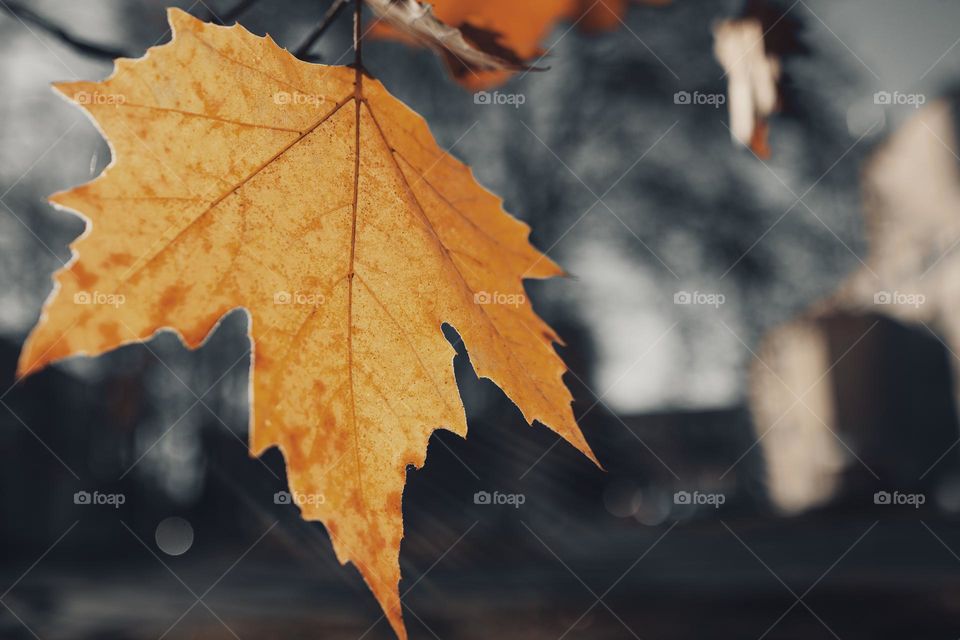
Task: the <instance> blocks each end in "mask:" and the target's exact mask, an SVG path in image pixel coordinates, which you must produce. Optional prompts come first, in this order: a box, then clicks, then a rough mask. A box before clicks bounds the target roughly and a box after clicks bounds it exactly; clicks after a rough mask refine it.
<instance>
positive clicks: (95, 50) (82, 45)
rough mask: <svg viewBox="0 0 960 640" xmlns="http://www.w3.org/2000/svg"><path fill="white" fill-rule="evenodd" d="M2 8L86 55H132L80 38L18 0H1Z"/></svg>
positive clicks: (120, 56)
mask: <svg viewBox="0 0 960 640" xmlns="http://www.w3.org/2000/svg"><path fill="white" fill-rule="evenodd" d="M0 10H3V11H6V12H7V13H9V14H10V15H11V16H13V17H14V18H16V19H17V20H19V21H20V22H23V23H27V22H29V23H30V24H32V25H34V26H35V27H38V28H40V29H41V30H43V31H45V32H46V33H48V34H50V35H52V36H53V37H55V38H57V39H58V40H60V41H61V42H63V43H64V44H66V45H68V46H70V47H71V48H73V49H74V50H76V51H78V52H79V53H82V54H84V55H88V56H91V57H94V58H102V59H104V58H105V59H109V60H113V59H114V58H129V57H132V56H131V55H130V54H129V53H128V52H126V51H124V50H123V49H120V48H115V47H111V46H109V45H101V44H97V43H95V42H90V41H88V40H84V39H82V38H78V37H77V36H74V35H73V34H71V33H69V32H67V31H66V30H65V29H64V28H63V27H61V26H59V25H58V24H56V23H54V22H52V21H50V20H48V19H47V18H45V17H43V16H41V15H40V14H38V13H36V12H34V11H33V10H32V9H28V8H26V7H24V6H23V5H21V4H20V3H18V2H11V1H10V0H6V1H2V0H0Z"/></svg>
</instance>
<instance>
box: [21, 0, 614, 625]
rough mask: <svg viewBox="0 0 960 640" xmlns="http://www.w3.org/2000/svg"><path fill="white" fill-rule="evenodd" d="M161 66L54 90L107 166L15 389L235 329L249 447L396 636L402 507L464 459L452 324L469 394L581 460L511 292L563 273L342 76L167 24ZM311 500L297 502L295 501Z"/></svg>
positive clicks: (71, 195) (237, 34)
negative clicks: (56, 369)
mask: <svg viewBox="0 0 960 640" xmlns="http://www.w3.org/2000/svg"><path fill="white" fill-rule="evenodd" d="M169 19H170V24H171V29H172V30H173V33H174V36H173V40H172V42H170V43H168V44H166V45H163V46H160V47H156V48H152V49H151V50H150V51H149V52H148V53H147V55H146V56H144V57H143V58H140V59H138V60H128V59H121V60H118V61H117V62H116V67H115V71H114V73H113V75H111V76H110V77H109V78H108V79H107V80H104V81H103V82H71V83H64V84H60V85H57V88H58V89H59V91H61V92H62V93H63V94H64V95H66V96H67V97H68V98H70V99H72V100H73V101H74V102H76V103H78V104H80V105H82V107H83V108H84V109H85V110H86V111H87V112H88V113H89V115H90V116H92V118H93V120H94V121H95V122H96V124H97V125H98V126H99V127H100V128H101V130H102V131H103V133H104V135H105V137H106V138H107V139H108V140H109V142H110V145H111V149H112V152H113V161H112V163H111V164H110V166H109V167H108V168H107V169H106V170H105V171H104V172H103V174H102V175H100V176H99V177H98V178H96V179H95V180H93V181H92V182H90V183H88V184H85V185H83V186H80V187H77V188H74V189H71V190H69V191H65V192H62V193H58V194H56V195H54V196H53V197H52V198H51V200H52V202H53V203H55V204H56V205H58V206H60V207H63V208H65V209H68V210H70V211H74V212H78V213H81V214H82V215H83V216H85V217H86V219H88V221H89V222H88V228H87V231H86V232H85V233H84V234H83V235H82V236H81V237H80V238H79V239H78V240H76V241H75V242H74V243H73V244H72V249H73V250H74V259H73V260H72V261H71V263H70V264H69V265H68V266H67V267H65V268H64V269H61V270H60V271H58V272H57V273H56V275H55V285H56V286H55V289H54V293H53V294H52V295H51V297H50V299H49V300H48V301H47V303H46V304H45V306H44V311H43V315H42V317H41V319H40V321H39V323H38V325H37V326H36V327H35V328H34V330H33V332H32V333H31V335H30V337H29V338H28V340H27V342H26V344H25V346H24V349H23V352H22V354H21V357H20V363H19V371H20V373H21V374H28V373H31V372H34V371H37V370H38V369H40V368H41V367H43V366H44V365H46V364H47V363H49V362H52V361H55V360H59V359H61V358H66V357H69V356H73V355H78V354H87V355H96V354H100V353H104V352H106V351H109V350H111V349H115V348H117V347H119V346H121V345H123V344H127V343H131V342H137V341H143V340H147V339H149V338H150V337H151V336H153V335H154V334H156V333H157V332H158V331H160V330H162V329H172V330H173V331H175V332H176V333H177V334H178V335H179V336H180V337H181V339H182V340H183V341H184V343H185V344H186V345H187V346H188V347H190V348H196V347H198V346H199V345H200V344H201V343H202V342H203V341H204V340H205V339H206V337H207V336H208V335H209V334H210V333H211V331H212V330H213V329H214V328H215V327H216V325H217V323H218V322H219V321H220V320H221V318H223V316H224V315H225V314H227V313H228V312H229V311H231V310H232V309H235V308H238V307H243V308H245V309H246V310H247V312H248V313H249V323H250V325H249V333H250V340H251V343H252V346H253V357H252V365H251V374H250V379H251V382H250V389H251V394H252V401H251V405H252V406H251V411H250V440H251V448H252V452H253V453H254V454H257V455H259V454H261V453H262V452H263V451H264V450H266V449H267V448H269V447H272V446H277V447H279V448H280V450H281V451H282V453H283V455H284V457H285V459H286V462H287V470H288V478H289V484H290V488H291V492H292V493H293V494H294V495H295V496H305V497H306V498H307V499H303V500H299V499H298V500H296V501H297V502H298V506H300V508H301V510H302V512H303V516H304V517H305V518H308V519H314V520H320V521H322V522H323V523H324V524H325V525H326V528H327V530H328V531H329V533H330V537H331V539H332V542H333V546H334V550H335V552H336V554H337V557H338V558H339V560H340V561H341V562H344V563H345V562H347V561H351V562H353V563H355V564H356V566H357V567H358V569H359V570H360V572H361V574H362V575H363V577H364V579H365V580H366V581H367V584H368V585H369V586H370V588H371V589H372V590H373V593H374V594H375V596H376V598H377V599H378V601H379V602H380V604H381V606H382V607H383V609H384V611H385V613H386V615H387V617H388V619H389V621H390V624H391V625H392V626H393V628H394V630H395V631H396V633H397V634H398V635H399V636H400V637H401V638H405V637H406V632H405V629H404V626H403V619H402V615H401V609H400V606H401V605H400V597H399V591H398V581H399V579H400V566H399V557H398V556H399V549H400V540H401V538H402V535H403V520H402V512H401V496H402V492H403V487H404V483H405V478H406V469H407V465H411V464H412V465H414V466H416V467H421V466H422V465H423V464H424V462H425V457H426V450H427V441H428V439H429V437H430V435H431V434H432V433H433V431H434V430H436V429H437V428H440V427H444V428H447V429H449V430H451V431H453V432H454V433H457V434H459V435H461V436H465V435H466V433H467V425H466V420H465V416H464V409H463V405H462V403H461V400H460V396H459V392H458V390H457V387H456V382H455V379H454V376H453V370H452V364H451V363H452V359H453V356H454V353H455V352H454V349H453V348H452V347H451V346H450V344H449V343H448V342H447V340H446V339H445V338H444V336H443V334H442V332H441V325H442V324H443V323H449V324H450V325H451V326H453V327H454V328H455V329H456V330H457V331H458V332H459V333H460V335H461V336H462V338H463V341H464V342H465V344H466V345H467V346H468V348H469V352H470V355H471V361H472V363H473V366H474V368H475V369H476V371H477V373H478V375H480V376H483V377H486V378H489V379H491V380H492V381H494V382H495V383H496V384H497V385H499V386H500V387H501V388H502V389H503V390H504V391H505V392H506V394H507V395H508V396H509V397H510V398H512V399H513V400H514V401H515V402H516V403H517V405H518V406H519V408H520V410H521V411H522V413H523V415H524V417H525V418H526V420H527V421H528V422H530V423H532V422H533V421H534V420H539V421H541V422H542V423H544V424H546V425H549V426H550V428H552V429H553V430H554V431H556V432H557V433H558V434H560V435H561V436H562V437H563V438H565V439H566V440H567V441H569V442H570V443H572V444H573V445H574V446H575V447H576V448H577V449H579V450H580V451H582V452H583V453H584V454H585V455H587V456H588V457H590V458H591V459H593V460H595V458H594V457H593V454H592V452H591V451H590V448H589V446H588V445H587V443H586V441H585V440H584V438H583V435H582V434H581V432H580V430H579V428H578V426H577V424H576V422H575V420H574V417H573V412H572V410H571V396H570V393H569V391H568V390H567V388H566V387H565V386H564V384H563V382H562V380H561V378H562V376H563V374H564V372H565V371H566V368H565V366H564V364H563V362H562V361H561V360H560V358H559V357H558V356H557V354H556V352H555V351H554V349H553V345H552V343H553V342H554V341H556V340H557V336H556V335H555V334H554V332H553V331H552V330H551V329H550V327H549V326H548V325H547V324H546V323H544V322H543V321H542V320H541V319H540V318H539V317H538V316H537V315H536V314H535V313H534V311H533V309H532V307H531V305H530V304H529V302H528V301H527V299H526V297H525V292H524V288H523V283H522V280H523V278H546V277H551V276H556V275H558V274H560V273H561V270H560V269H559V268H558V267H557V266H556V265H555V264H554V263H553V262H552V261H550V260H549V259H548V258H547V257H546V256H544V255H543V254H541V253H540V252H539V251H537V250H536V249H534V248H533V247H532V246H531V245H530V244H529V241H528V235H529V227H527V226H526V225H524V224H523V223H521V222H519V221H517V220H515V219H514V218H512V217H511V216H510V215H508V214H507V213H505V212H504V211H503V209H502V207H501V200H500V199H499V198H497V197H496V196H494V195H493V194H491V193H490V192H489V191H486V190H485V189H483V188H482V187H481V186H479V185H478V184H477V182H476V181H475V179H474V177H473V175H472V173H471V171H470V170H469V169H468V168H467V167H466V166H464V165H463V164H461V163H460V162H458V161H457V160H456V159H454V158H453V157H451V156H450V155H448V154H446V153H444V152H443V151H442V150H441V149H440V148H439V147H438V146H437V143H436V141H435V140H434V138H433V136H432V135H431V134H430V131H429V129H428V127H427V125H426V123H425V122H424V121H423V119H422V118H420V116H418V115H417V114H416V113H414V112H413V111H411V110H410V109H409V108H407V107H406V106H405V105H403V104H402V103H401V102H400V101H398V100H397V99H396V98H394V97H393V96H391V95H390V94H389V93H388V92H387V91H386V90H385V89H384V87H383V85H381V84H380V83H379V82H378V81H376V80H373V79H372V78H370V77H369V76H366V75H365V72H363V71H362V70H361V68H360V67H359V66H358V67H357V68H356V69H351V68H347V67H330V66H323V65H314V64H308V63H305V62H302V61H299V60H297V59H296V58H294V57H293V56H292V55H290V54H289V53H288V52H286V51H284V50H283V49H281V48H280V47H278V46H277V45H276V44H275V43H274V42H273V41H272V40H271V39H270V38H269V37H265V38H261V37H257V36H254V35H253V34H251V33H249V32H248V31H246V30H244V29H243V28H242V27H240V26H234V27H230V28H226V27H217V26H213V25H209V24H205V23H203V22H200V21H198V20H196V19H194V18H192V17H190V16H189V15H188V14H186V13H183V12H181V11H179V10H175V9H174V10H170V12H169ZM310 498H312V499H310Z"/></svg>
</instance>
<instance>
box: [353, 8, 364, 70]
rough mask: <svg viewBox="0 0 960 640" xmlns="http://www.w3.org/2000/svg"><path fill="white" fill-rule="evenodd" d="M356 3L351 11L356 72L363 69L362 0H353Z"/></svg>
mask: <svg viewBox="0 0 960 640" xmlns="http://www.w3.org/2000/svg"><path fill="white" fill-rule="evenodd" d="M353 2H354V4H355V5H356V7H355V11H354V12H353V52H354V59H353V63H354V64H355V65H357V73H361V72H362V71H363V0H353Z"/></svg>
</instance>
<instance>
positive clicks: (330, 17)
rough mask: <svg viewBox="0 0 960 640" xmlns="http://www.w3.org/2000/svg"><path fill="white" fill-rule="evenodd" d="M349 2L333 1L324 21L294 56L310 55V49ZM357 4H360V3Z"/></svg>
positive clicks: (294, 52) (295, 51)
mask: <svg viewBox="0 0 960 640" xmlns="http://www.w3.org/2000/svg"><path fill="white" fill-rule="evenodd" d="M347 2H349V0H333V4H331V5H330V8H329V9H327V12H326V13H325V14H323V19H322V20H320V24H318V25H317V26H316V27H315V28H314V30H313V31H311V32H310V34H309V35H308V36H307V39H306V40H304V41H303V44H301V45H300V46H299V47H297V48H296V49H294V50H293V55H295V56H296V57H298V58H306V57H307V55H308V54H309V53H310V49H312V48H313V45H314V44H316V42H317V40H319V39H320V36H322V35H323V34H324V32H325V31H326V30H327V28H328V27H329V26H330V25H331V24H333V21H334V20H336V19H337V16H339V15H340V12H341V11H343V8H344V7H346V6H347ZM357 4H360V3H359V1H358V2H357Z"/></svg>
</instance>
